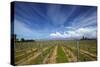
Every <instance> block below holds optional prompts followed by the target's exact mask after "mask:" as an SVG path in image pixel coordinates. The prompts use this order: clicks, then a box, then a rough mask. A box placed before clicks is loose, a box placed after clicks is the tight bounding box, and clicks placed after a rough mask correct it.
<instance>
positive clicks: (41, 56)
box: [29, 47, 53, 64]
mask: <svg viewBox="0 0 100 67" xmlns="http://www.w3.org/2000/svg"><path fill="white" fill-rule="evenodd" d="M52 48H53V47H49V48H48V49H47V50H46V51H44V52H42V54H40V55H39V56H38V57H37V58H35V59H34V60H31V61H30V62H29V64H42V62H43V59H44V58H45V56H46V55H47V54H48V53H50V50H51V49H52Z"/></svg>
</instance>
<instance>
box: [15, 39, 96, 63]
mask: <svg viewBox="0 0 100 67" xmlns="http://www.w3.org/2000/svg"><path fill="white" fill-rule="evenodd" d="M62 45H63V46H64V47H65V48H67V49H69V50H71V51H72V52H73V53H74V55H75V56H77V48H76V47H77V42H76V41H75V40H69V41H67V40H50V41H49V40H48V41H36V42H28V43H26V42H18V43H17V42H15V57H16V56H18V55H20V54H23V53H25V51H28V50H31V49H34V48H38V49H44V48H45V47H50V48H48V49H47V50H46V51H44V52H43V53H42V54H41V55H39V56H38V57H37V58H36V59H34V60H32V61H30V62H29V64H42V62H43V59H44V58H45V56H46V55H47V54H48V53H50V51H51V50H52V49H53V47H55V46H58V48H57V57H56V62H57V63H64V62H68V57H66V56H65V53H64V52H63V50H62V48H61V46H62ZM72 47H74V48H75V49H73V48H72ZM79 48H80V49H83V50H84V51H88V52H90V53H92V54H94V55H97V41H96V40H80V41H79ZM20 50H21V51H20ZM17 51H19V52H17ZM37 52H38V51H37ZM31 54H34V51H32V50H31V52H30V53H27V54H24V55H21V56H19V57H17V58H15V63H16V62H17V61H19V60H21V59H23V58H26V57H27V56H29V55H31ZM94 59H95V60H96V59H97V58H96V57H95V58H94ZM79 60H80V61H92V60H91V56H90V57H89V56H86V55H85V54H81V53H80V54H79Z"/></svg>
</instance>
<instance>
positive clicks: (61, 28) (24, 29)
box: [14, 2, 97, 39]
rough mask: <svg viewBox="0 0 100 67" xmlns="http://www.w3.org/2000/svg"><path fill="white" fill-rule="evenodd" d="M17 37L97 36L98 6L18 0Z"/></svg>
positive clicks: (15, 25)
mask: <svg viewBox="0 0 100 67" xmlns="http://www.w3.org/2000/svg"><path fill="white" fill-rule="evenodd" d="M14 7H15V8H14V10H15V13H14V16H15V17H14V33H15V34H17V38H19V39H20V38H25V39H55V38H66V39H70V38H81V37H82V36H85V37H88V38H96V34H97V7H95V6H79V5H55V4H39V3H26V2H15V6H14Z"/></svg>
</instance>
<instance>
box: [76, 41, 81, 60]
mask: <svg viewBox="0 0 100 67" xmlns="http://www.w3.org/2000/svg"><path fill="white" fill-rule="evenodd" d="M76 45H77V62H78V61H79V52H80V51H79V41H78V40H77V44H76Z"/></svg>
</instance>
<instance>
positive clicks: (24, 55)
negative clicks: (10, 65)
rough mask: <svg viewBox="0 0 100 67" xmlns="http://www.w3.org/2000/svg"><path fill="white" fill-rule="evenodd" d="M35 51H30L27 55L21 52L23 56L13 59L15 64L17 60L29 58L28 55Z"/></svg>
mask: <svg viewBox="0 0 100 67" xmlns="http://www.w3.org/2000/svg"><path fill="white" fill-rule="evenodd" d="M36 51H37V50H34V51H31V52H29V53H25V51H24V52H23V53H24V54H23V55H21V56H19V57H15V63H16V62H18V61H19V60H21V59H23V58H27V56H29V55H30V54H32V53H34V52H36Z"/></svg>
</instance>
